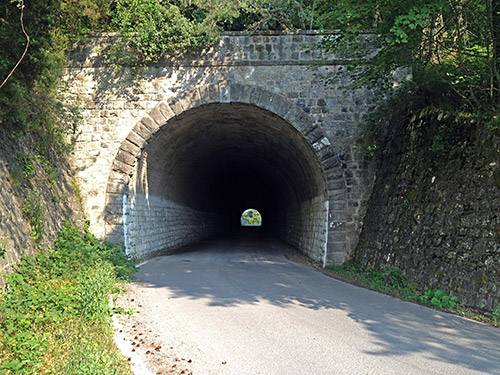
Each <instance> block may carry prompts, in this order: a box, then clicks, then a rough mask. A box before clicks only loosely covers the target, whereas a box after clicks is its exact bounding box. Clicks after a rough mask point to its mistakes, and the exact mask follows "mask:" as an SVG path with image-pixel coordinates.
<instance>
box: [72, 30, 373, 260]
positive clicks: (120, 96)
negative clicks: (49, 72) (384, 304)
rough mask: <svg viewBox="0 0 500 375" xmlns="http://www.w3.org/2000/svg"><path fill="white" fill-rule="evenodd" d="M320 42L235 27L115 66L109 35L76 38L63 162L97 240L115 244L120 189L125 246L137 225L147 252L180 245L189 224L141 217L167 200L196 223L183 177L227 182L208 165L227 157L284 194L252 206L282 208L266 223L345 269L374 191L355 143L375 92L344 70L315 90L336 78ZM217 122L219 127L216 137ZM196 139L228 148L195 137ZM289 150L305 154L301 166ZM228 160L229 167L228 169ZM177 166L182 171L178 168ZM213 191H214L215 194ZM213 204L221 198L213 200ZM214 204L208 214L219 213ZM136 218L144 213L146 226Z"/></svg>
mask: <svg viewBox="0 0 500 375" xmlns="http://www.w3.org/2000/svg"><path fill="white" fill-rule="evenodd" d="M323 36H324V35H323V34H321V33H316V32H310V33H308V32H295V33H268V34H258V35H244V34H238V33H230V34H226V35H223V37H222V38H221V40H220V42H219V43H218V44H217V45H215V46H213V47H210V48H207V49H206V50H204V51H201V52H197V53H188V54H185V55H183V56H176V57H169V56H165V57H164V58H163V59H161V60H160V61H159V62H158V63H155V64H153V65H150V66H147V67H139V66H133V64H130V65H129V66H126V67H123V68H121V69H118V70H115V69H114V67H113V66H112V65H111V64H110V63H108V62H107V61H106V60H105V58H104V55H105V53H106V50H107V49H108V48H109V46H110V45H112V44H113V43H114V40H115V39H113V37H112V36H107V35H100V34H99V35H93V36H92V37H90V38H89V40H87V41H86V42H85V43H84V44H82V45H80V46H77V47H76V48H75V49H74V50H73V52H72V53H71V54H70V56H69V59H68V63H67V67H66V70H65V82H66V84H67V87H68V89H67V92H68V94H71V95H74V96H76V97H77V98H78V100H79V102H80V103H81V107H82V114H83V121H82V124H81V126H80V127H79V129H78V137H77V140H76V144H75V150H74V157H73V160H72V165H73V167H74V169H75V171H76V175H77V180H78V182H79V184H80V186H81V188H82V198H83V201H84V206H85V211H86V214H87V216H88V217H89V219H90V220H91V229H92V231H93V232H94V233H96V235H97V236H99V237H101V238H108V239H113V240H118V241H120V242H124V240H125V238H124V234H125V233H127V229H125V230H124V228H123V219H124V217H126V215H124V213H123V202H122V197H123V195H124V194H125V196H126V197H127V201H128V202H129V204H130V211H129V212H128V214H127V215H128V216H129V220H130V222H129V223H131V222H134V223H135V224H134V226H133V227H130V228H129V229H128V230H129V233H128V234H127V235H126V236H127V242H128V245H130V246H132V244H133V243H136V244H137V243H138V242H137V241H138V238H139V236H140V234H139V233H143V234H145V233H148V234H147V235H146V237H147V241H148V242H147V243H148V244H147V246H146V245H144V246H143V245H141V246H142V247H144V248H146V247H148V248H150V249H151V251H152V252H156V251H158V249H161V248H170V247H171V246H177V244H180V242H177V240H178V239H179V238H181V237H182V238H189V236H187V237H186V233H187V232H189V230H188V229H185V230H184V229H182V230H181V229H180V227H182V226H183V225H184V224H185V225H184V226H183V228H188V227H189V225H187V224H186V223H187V222H188V221H190V219H189V220H188V219H186V220H187V221H185V220H184V219H179V223H180V224H179V226H180V227H176V226H175V225H174V224H173V221H170V222H168V223H167V222H165V223H164V225H163V227H162V229H158V226H159V225H160V224H159V223H160V221H156V222H154V223H153V221H152V220H151V219H150V218H151V217H154V216H155V215H156V214H158V212H161V207H163V206H162V205H163V204H166V205H167V206H168V204H167V203H165V202H169V204H174V205H180V207H187V208H186V211H185V217H186V218H187V217H193V216H190V215H191V213H190V212H191V211H190V210H193V211H192V212H193V215H194V216H197V217H198V218H201V217H203V216H204V214H199V213H200V212H207V211H206V210H207V209H208V208H207V207H204V206H203V204H201V203H200V202H198V201H197V198H196V197H192V196H190V197H189V198H188V197H187V196H186V195H183V194H182V192H186V191H190V192H191V193H192V195H198V196H199V195H201V194H202V190H196V189H194V188H193V187H192V186H191V187H190V185H189V182H188V181H187V179H188V177H187V176H188V175H189V176H191V178H192V179H193V180H192V181H197V183H199V185H200V184H201V185H203V183H201V181H202V180H203V179H205V180H207V178H209V177H207V176H205V174H204V172H203V170H202V168H201V167H197V166H199V165H204V166H205V167H204V168H205V170H210V171H212V172H213V175H214V176H215V177H218V178H220V179H221V180H218V181H222V180H223V179H224V178H226V177H227V176H226V177H224V176H225V175H223V169H217V168H215V167H214V165H215V164H209V159H210V155H213V157H214V158H216V157H217V160H215V159H214V163H215V162H216V163H217V164H221V165H222V164H224V163H225V164H224V165H225V167H227V168H228V170H229V169H231V170H234V171H236V170H238V168H240V169H241V168H245V169H246V170H248V171H253V172H251V173H254V174H255V175H256V176H257V175H259V176H260V177H259V178H263V179H267V180H269V181H270V180H273V181H275V187H274V188H273V187H269V189H270V190H269V191H272V192H273V193H272V194H275V195H277V196H281V197H282V198H281V200H277V202H278V203H279V204H278V203H276V205H275V206H272V205H271V203H269V202H267V201H266V202H264V201H262V202H260V203H261V204H262V205H264V206H265V205H271V206H272V207H273V208H274V209H275V210H278V211H279V210H281V209H283V210H282V211H280V212H281V214H282V218H283V221H282V222H280V223H281V224H278V223H277V222H276V223H275V224H276V225H274V227H275V228H279V229H277V232H276V233H281V234H282V236H283V238H284V239H285V240H287V241H288V242H289V243H293V244H294V245H295V246H297V247H299V248H300V249H301V250H302V251H303V252H305V253H307V254H309V255H310V256H311V257H312V258H313V259H316V260H318V261H322V260H323V258H324V257H326V258H325V259H326V263H334V262H335V263H340V262H342V261H343V260H344V259H345V258H346V257H348V256H349V254H350V253H351V252H352V251H353V249H354V248H355V247H356V245H357V241H358V236H359V232H360V230H361V227H362V218H363V215H364V212H365V207H366V201H367V200H368V198H369V195H370V193H371V186H372V179H373V178H372V173H371V170H370V166H369V165H368V164H367V163H366V162H365V161H364V160H363V158H362V157H360V156H359V155H355V154H354V152H353V145H354V143H355V140H356V138H357V136H358V134H359V132H360V127H361V124H362V120H363V118H364V116H365V114H366V113H367V111H368V108H369V107H370V105H371V104H372V100H373V94H372V92H370V91H369V90H367V89H357V90H351V89H348V88H347V85H348V83H349V82H350V77H349V76H348V74H347V73H342V74H338V75H337V76H335V78H334V79H333V82H332V83H331V84H328V85H325V84H324V80H325V79H327V78H332V76H333V75H334V74H335V73H339V71H340V70H339V69H340V67H343V65H344V64H345V61H342V60H341V59H339V58H338V57H337V56H334V55H330V56H322V57H321V62H320V63H319V64H315V65H312V64H311V63H312V62H313V61H316V59H317V58H319V57H320V56H319V54H318V52H317V51H315V49H314V45H315V43H317V42H319V41H320V40H321V38H323ZM307 51H310V52H307ZM342 71H346V69H343V70H342ZM238 106H244V108H243V107H241V108H240V107H238ZM208 108H210V111H211V112H210V114H208V113H209V112H208ZM229 109H233V112H231V111H230V110H229ZM236 110H238V111H239V112H238V111H236ZM235 111H236V112H235ZM204 116H205V117H204ZM221 116H223V117H221ZM181 119H184V120H182V121H181ZM214 119H219V120H220V121H219V123H223V124H225V125H223V126H222V127H224V129H226V132H225V134H223V133H222V132H220V131H219V130H218V129H219V128H222V127H218V125H217V123H216V122H214ZM195 122H196V124H194V123H195ZM230 124H233V125H234V126H233V128H230ZM242 124H245V127H243V125H242ZM258 124H265V126H264V125H258ZM231 126H232V125H231ZM184 128H185V129H188V128H189V129H190V130H189V132H188V131H187V130H186V131H184V130H183V129H184ZM230 129H232V130H230ZM284 129H287V130H284ZM245 132H247V133H245ZM188 133H189V137H191V138H189V137H188V136H187V134H188ZM168 134H173V135H172V137H170V136H169V135H168ZM193 137H194V138H193ZM198 137H200V138H198ZM203 137H205V139H206V140H207V141H210V142H215V143H216V144H220V145H222V144H224V145H225V147H226V148H225V149H224V150H223V149H222V148H217V147H212V146H210V147H209V146H207V145H203V144H202V143H203V142H201V140H202V139H203ZM231 137H232V138H231ZM230 138H231V139H232V140H231V139H230ZM157 139H164V140H165V143H161V142H163V141H161V142H160V141H156V140H157ZM174 139H177V140H176V141H175V140H174ZM158 142H159V143H158ZM193 142H197V145H196V148H192V144H193ZM160 143H161V145H160ZM174 143H175V146H173V145H174ZM237 146H239V150H238V147H237ZM151 147H152V148H154V152H151V150H150V149H149V148H151ZM185 149H189V150H193V152H191V156H189V155H185V154H184V153H183V150H185ZM172 150H175V153H176V154H182V155H183V157H185V158H188V159H189V158H190V157H192V158H194V157H195V156H196V158H197V159H196V160H194V159H193V160H190V161H189V162H185V163H184V162H182V161H180V160H179V159H178V158H177V157H176V156H175V155H174V153H172V154H169V152H172ZM195 150H198V151H195ZM245 150H246V151H245ZM202 151H203V152H204V156H202V155H201V153H202ZM144 152H147V153H148V155H149V157H150V160H156V162H155V163H154V164H155V165H151V163H150V167H148V168H146V171H145V176H143V181H142V182H141V180H140V179H138V178H137V176H136V173H138V168H137V163H138V162H140V161H141V160H143V159H144ZM196 152H199V154H198V153H196ZM162 153H166V154H169V155H170V156H169V158H170V159H168V160H167V159H166V158H165V157H163V156H161V155H162ZM298 155H302V156H303V157H304V159H305V160H296V158H297V156H298ZM228 160H231V163H232V164H230V165H229V164H227V163H228ZM259 160H260V161H261V163H262V164H260V165H261V166H263V165H264V164H266V163H267V164H266V165H268V166H267V167H262V168H263V169H262V170H261V171H260V172H257V171H254V169H255V170H256V169H258V167H257V164H258V161H259ZM204 163H205V164H204ZM174 164H175V165H183V166H184V170H182V171H181V169H178V168H177V167H176V166H175V165H174ZM179 168H180V167H179ZM221 168H222V167H221ZM168 173H170V174H169V175H166V174H168ZM234 173H236V174H237V172H234ZM249 173H250V172H249ZM259 173H260V174H259ZM308 175H309V177H310V178H307V176H308ZM273 176H274V177H273ZM215 177H214V178H215ZM257 177H258V176H257ZM145 181H146V183H145ZM155 181H161V183H160V182H158V183H156V182H155ZM213 183H214V184H215V183H217V181H215V180H214V181H213ZM138 184H139V185H138ZM160 185H161V187H160ZM294 185H295V186H294ZM313 185H314V186H315V187H314V186H313ZM155 186H157V187H155ZM206 188H207V189H210V187H209V186H206ZM146 189H151V190H153V191H154V192H152V193H149V195H148V196H149V197H150V200H151V199H153V200H155V202H163V203H161V204H159V205H158V206H155V207H156V208H154V209H151V208H148V210H150V211H147V210H146V211H144V210H145V209H144V207H146V206H144V205H143V204H144V201H143V197H145V196H146V195H147V194H146V193H147V191H146ZM200 189H201V188H200ZM214 189H215V188H214ZM273 189H274V190H273ZM315 189H316V191H313V190H315ZM216 190H217V189H216ZM216 190H214V191H212V194H215V196H217V192H216ZM278 190H279V191H278ZM301 190H303V191H301ZM133 194H137V195H136V196H134V195H133ZM249 194H250V192H249ZM283 197H284V198H283ZM292 197H294V198H293V199H292ZM318 197H320V198H318ZM207 199H210V198H207ZM287 199H290V200H291V201H287ZM306 202H310V203H306ZM311 202H312V203H311ZM219 203H220V204H219V206H223V202H222V199H221V201H220V202H219ZM235 204H236V203H235ZM279 205H282V206H283V207H282V206H279ZM167 206H166V207H167ZM271 206H269V207H271ZM278 206H279V207H278ZM284 206H287V207H284ZM149 207H151V206H149ZM168 207H170V206H168ZM172 207H174V206H172ZM175 207H178V206H175ZM325 207H328V208H327V209H326V208H325ZM246 208H248V207H246ZM157 209H158V210H160V211H155V210H157ZM221 209H222V208H221ZM169 210H171V211H169V215H170V216H171V217H172V218H173V217H176V215H177V214H174V211H178V210H177V208H176V209H174V208H170V209H169ZM211 210H212V211H211V212H212V213H213V212H217V210H218V208H214V207H211ZM326 210H328V211H326ZM155 212H156V214H154V213H155ZM179 212H180V211H179ZM194 212H196V214H194ZM287 212H288V214H287ZM291 212H296V214H295V215H292V214H291ZM153 214H154V215H153ZM218 214H220V212H218V213H217V214H216V215H218ZM148 215H149V216H148ZM158 215H159V214H158ZM200 215H201V216H200ZM144 217H147V218H149V219H148V220H146V221H144ZM294 218H295V219H294ZM264 220H265V218H264ZM276 220H278V219H276ZM195 221H196V220H195ZM138 222H141V223H140V225H142V229H140V230H139V229H138V228H139V227H138V226H137V225H136V224H137V223H138ZM285 222H286V223H287V224H286V225H285V224H283V223H285ZM146 223H149V224H147V225H149V227H148V229H147V230H146V229H144V228H145V226H147V225H146ZM182 223H184V224H182ZM197 225H198V224H197ZM285 226H286V227H289V229H290V228H295V229H294V230H293V231H292V232H293V233H294V234H293V235H290V237H286V235H285V233H286V232H287V230H286V228H285ZM132 228H135V229H132ZM154 228H156V229H154ZM134 230H137V231H139V232H137V231H136V232H134ZM141 231H142V232H141ZM154 231H158V233H156V234H154V233H153V232H154ZM325 231H326V232H325ZM160 232H161V233H163V234H160ZM167 232H168V233H170V234H168V233H167ZM172 233H178V236H177V239H175V240H174V239H172V237H171V234H172ZM199 233H204V234H203V235H201V234H200V236H201V237H203V236H204V235H208V229H207V232H206V233H205V232H203V231H201V232H200V231H199ZM297 233H301V234H297ZM134 241H135V242H134ZM142 243H143V244H144V243H145V242H142ZM174 244H175V245H174ZM134 246H135V245H134ZM132 249H136V250H132ZM153 249H154V250H153ZM130 251H132V252H135V251H137V253H134V254H135V255H137V256H145V255H146V253H145V252H146V251H147V250H138V249H137V248H133V247H131V248H130Z"/></svg>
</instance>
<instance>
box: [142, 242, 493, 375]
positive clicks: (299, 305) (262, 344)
mask: <svg viewBox="0 0 500 375" xmlns="http://www.w3.org/2000/svg"><path fill="white" fill-rule="evenodd" d="M281 246H282V245H281V244H280V243H278V242H272V241H249V240H248V239H247V240H241V239H236V238H235V239H232V240H226V241H218V242H207V243H205V244H201V245H199V246H196V247H193V248H190V249H187V250H185V251H183V252H180V253H176V254H174V255H169V256H163V257H157V258H154V259H152V260H150V261H149V262H148V263H146V264H145V265H143V266H142V267H141V268H140V270H139V272H138V274H137V279H138V280H139V281H138V282H137V283H136V285H134V288H133V290H134V293H135V295H136V298H138V299H140V300H141V301H142V308H141V311H140V315H141V319H142V320H143V321H146V322H148V323H147V324H148V325H149V327H150V328H151V329H152V331H153V332H154V333H155V334H157V335H159V338H160V339H161V341H162V342H163V344H164V345H166V346H170V345H174V346H175V353H176V355H178V356H179V357H184V358H185V359H187V358H189V359H190V360H192V363H190V370H192V371H193V374H195V375H208V374H238V375H245V374H252V375H253V374H266V375H267V374H269V375H274V374H277V375H279V374H295V375H297V374H346V375H347V374H355V375H364V374H384V375H386V374H398V375H400V374H405V375H409V374H453V375H459V374H464V375H472V374H500V329H498V328H494V327H490V326H486V325H483V324H480V323H477V322H473V321H469V320H466V319H463V318H460V317H457V316H454V315H450V314H445V313H441V312H438V311H435V310H432V309H429V308H425V307H422V306H419V305H415V304H411V303H408V302H402V301H399V300H397V299H394V298H392V297H389V296H386V295H383V294H378V293H375V292H372V291H369V290H366V289H362V288H358V287H355V286H352V285H349V284H346V283H343V282H340V281H338V280H335V279H332V278H330V277H327V276H325V275H323V274H321V273H318V272H316V271H315V270H313V269H312V268H310V267H308V266H306V265H303V264H297V263H294V262H292V261H290V260H288V259H286V258H285V257H284V256H283V255H282V253H281V251H280V248H281Z"/></svg>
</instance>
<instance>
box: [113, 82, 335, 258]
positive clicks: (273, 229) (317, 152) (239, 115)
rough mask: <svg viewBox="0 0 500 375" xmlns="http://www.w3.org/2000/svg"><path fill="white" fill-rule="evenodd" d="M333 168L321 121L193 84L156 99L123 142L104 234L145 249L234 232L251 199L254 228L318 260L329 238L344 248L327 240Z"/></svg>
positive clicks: (267, 99)
mask: <svg viewBox="0 0 500 375" xmlns="http://www.w3.org/2000/svg"><path fill="white" fill-rule="evenodd" d="M231 92H233V93H238V94H237V95H236V94H233V97H232V98H231V95H232V94H231ZM214 93H215V95H214ZM223 94H224V95H223ZM219 95H220V96H219ZM219 97H220V100H219ZM255 97H257V98H258V100H254V99H251V98H255ZM214 98H215V99H214ZM222 99H224V100H222ZM341 174H342V171H341V169H340V166H339V163H338V157H337V156H336V154H335V153H334V152H333V151H332V148H331V147H330V145H329V142H328V140H327V138H326V137H325V136H324V134H323V133H322V131H321V129H319V128H318V127H316V126H315V125H313V124H312V123H311V121H310V120H309V118H308V116H307V115H305V114H304V112H303V111H302V110H301V109H300V108H298V107H295V106H294V105H293V104H290V103H288V102H286V101H285V100H284V99H283V97H281V96H279V95H275V94H271V93H267V92H265V91H263V90H260V89H258V88H252V87H246V86H237V85H234V87H233V85H232V86H231V87H230V90H229V88H228V89H223V88H222V87H220V88H219V87H217V86H216V87H215V88H214V87H213V86H207V87H206V88H195V89H194V90H193V91H192V92H188V93H187V94H185V95H183V96H182V97H180V98H176V99H173V100H172V99H171V100H169V101H168V102H162V103H160V104H159V105H157V107H155V108H154V109H153V110H152V111H150V112H149V114H148V115H146V116H145V117H143V118H142V120H141V121H139V122H138V123H137V124H136V126H135V127H134V128H133V130H132V131H131V132H130V133H129V135H128V136H127V138H126V139H125V140H124V141H123V143H122V145H121V146H120V148H119V150H118V153H117V154H116V157H115V160H114V162H113V165H112V170H111V172H110V176H109V181H108V186H107V201H106V216H105V224H106V236H107V239H108V240H111V241H121V242H123V243H124V244H125V246H126V249H127V251H128V253H129V254H131V255H132V256H133V257H149V256H152V255H154V254H156V253H159V252H161V251H164V250H169V249H176V248H180V247H182V246H185V245H189V244H191V243H195V242H197V241H200V240H204V239H207V238H213V237H216V236H224V235H228V234H234V233H235V232H237V231H238V230H240V229H241V225H240V218H241V213H242V212H243V211H244V210H246V209H248V208H249V207H252V208H257V209H258V211H259V212H260V214H261V215H262V217H265V224H263V226H262V227H260V228H259V229H265V230H266V232H268V233H269V234H271V235H273V236H275V237H278V238H280V239H281V240H283V241H284V242H286V243H288V244H290V245H292V246H293V247H295V248H297V249H299V250H300V251H302V252H303V253H304V254H306V255H308V256H309V257H311V258H312V259H315V260H317V261H323V264H324V263H325V262H327V261H328V259H327V252H328V251H327V249H328V248H330V247H331V245H333V246H335V247H332V249H331V250H333V251H335V250H336V249H337V248H340V249H341V251H343V249H344V248H343V246H344V243H343V242H338V239H337V238H335V239H333V242H332V243H329V242H330V241H329V238H330V236H332V233H330V231H331V229H330V228H332V226H331V225H329V212H331V211H329V207H330V206H331V202H332V197H333V198H334V200H333V202H334V205H338V204H337V203H336V202H337V201H336V200H335V199H337V200H339V199H342V196H343V194H344V193H343V192H344V190H339V187H342V184H343V181H342V179H339V178H338V176H340V175H341ZM325 176H326V178H325ZM331 187H333V188H334V189H337V190H332V192H330V190H329V189H330V188H331ZM332 194H333V195H332ZM330 208H331V207H330ZM334 229H335V228H334ZM334 254H335V253H334ZM341 254H343V253H341ZM328 255H329V252H328Z"/></svg>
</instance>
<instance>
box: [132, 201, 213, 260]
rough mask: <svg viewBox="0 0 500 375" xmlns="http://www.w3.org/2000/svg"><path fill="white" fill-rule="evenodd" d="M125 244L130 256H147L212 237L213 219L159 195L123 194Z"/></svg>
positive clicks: (205, 213) (206, 214) (209, 215)
mask: <svg viewBox="0 0 500 375" xmlns="http://www.w3.org/2000/svg"><path fill="white" fill-rule="evenodd" d="M124 199H125V200H124V205H126V207H125V208H124V210H123V213H124V228H125V238H124V242H125V245H126V246H125V247H126V249H127V252H128V253H129V254H133V255H134V257H137V258H141V257H151V256H152V255H154V254H157V253H159V252H161V251H168V250H170V249H176V248H179V247H182V246H184V245H188V244H190V243H193V242H196V241H200V240H203V239H206V238H209V237H212V236H214V235H215V234H217V233H218V230H220V229H219V228H218V227H217V222H218V220H217V218H216V217H214V215H211V214H210V213H207V212H202V211H197V210H193V209H191V208H190V207H185V206H182V205H179V204H177V203H175V202H170V201H167V200H163V199H161V198H159V197H151V198H150V197H147V196H145V195H142V194H141V195H136V194H133V195H126V196H124Z"/></svg>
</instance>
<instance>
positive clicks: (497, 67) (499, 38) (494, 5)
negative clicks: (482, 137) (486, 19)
mask: <svg viewBox="0 0 500 375" xmlns="http://www.w3.org/2000/svg"><path fill="white" fill-rule="evenodd" d="M491 11H492V15H491V21H492V22H491V24H492V25H491V26H492V27H491V29H492V30H491V36H492V41H493V71H494V75H495V77H494V79H495V84H494V86H495V93H494V95H495V99H496V100H495V102H496V109H497V110H499V109H500V0H492V1H491Z"/></svg>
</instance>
